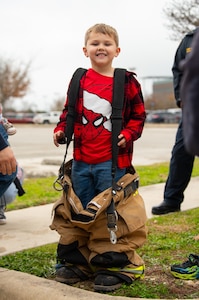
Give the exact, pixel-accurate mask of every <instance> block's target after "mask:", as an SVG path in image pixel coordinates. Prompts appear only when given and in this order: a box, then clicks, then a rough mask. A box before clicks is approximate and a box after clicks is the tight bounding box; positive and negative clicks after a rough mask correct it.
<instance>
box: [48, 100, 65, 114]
mask: <svg viewBox="0 0 199 300" xmlns="http://www.w3.org/2000/svg"><path fill="white" fill-rule="evenodd" d="M65 101H66V99H65V97H62V96H59V97H58V98H57V99H55V100H54V102H53V105H51V110H57V111H60V112H61V111H62V110H63V108H64V104H65Z"/></svg>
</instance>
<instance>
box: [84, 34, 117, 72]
mask: <svg viewBox="0 0 199 300" xmlns="http://www.w3.org/2000/svg"><path fill="white" fill-rule="evenodd" d="M83 51H84V54H85V56H86V57H89V58H90V60H91V64H92V65H93V66H98V67H99V66H103V67H104V66H106V65H107V66H108V65H111V63H112V60H113V59H114V57H117V56H118V54H119V53H120V48H119V47H118V46H117V45H116V43H115V40H114V38H113V37H112V36H109V35H108V34H103V33H95V32H91V33H90V35H89V38H88V41H87V43H86V45H85V47H84V48H83Z"/></svg>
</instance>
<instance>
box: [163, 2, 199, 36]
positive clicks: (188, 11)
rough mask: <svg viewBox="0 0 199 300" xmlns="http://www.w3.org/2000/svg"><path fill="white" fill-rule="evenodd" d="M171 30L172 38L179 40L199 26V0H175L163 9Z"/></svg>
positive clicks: (167, 25)
mask: <svg viewBox="0 0 199 300" xmlns="http://www.w3.org/2000/svg"><path fill="white" fill-rule="evenodd" d="M163 13H164V14H165V16H166V18H167V20H168V24H165V25H166V27H167V28H168V29H169V30H171V34H170V38H171V40H174V41H179V40H181V39H182V38H183V36H184V35H185V34H186V33H187V32H189V31H191V30H193V29H194V28H195V27H197V26H199V0H174V1H172V2H170V3H168V6H166V7H165V8H164V9H163Z"/></svg>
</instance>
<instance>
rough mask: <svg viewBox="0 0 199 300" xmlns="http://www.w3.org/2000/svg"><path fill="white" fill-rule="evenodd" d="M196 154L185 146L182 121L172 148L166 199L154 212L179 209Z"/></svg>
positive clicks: (160, 212)
mask: <svg viewBox="0 0 199 300" xmlns="http://www.w3.org/2000/svg"><path fill="white" fill-rule="evenodd" d="M193 163H194V156H192V155H190V154H189V153H188V152H187V151H186V149H185V146H184V139H183V131H182V122H181V123H180V124H179V127H178V130H177V134H176V141H175V144H174V147H173V150H172V156H171V160H170V167H169V175H168V178H167V181H166V184H165V188H164V201H163V202H162V203H161V204H160V205H159V206H154V207H153V208H152V213H153V214H156V215H159V214H166V213H169V212H174V211H179V210H180V205H181V203H182V202H183V200H184V191H185V189H186V187H187V185H188V183H189V181H190V179H191V173H192V169H193Z"/></svg>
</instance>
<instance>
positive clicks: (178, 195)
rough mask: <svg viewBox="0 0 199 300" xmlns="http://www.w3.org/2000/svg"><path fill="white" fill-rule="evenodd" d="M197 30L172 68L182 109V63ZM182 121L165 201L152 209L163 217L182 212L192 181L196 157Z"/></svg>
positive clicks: (184, 43) (185, 41)
mask: <svg viewBox="0 0 199 300" xmlns="http://www.w3.org/2000/svg"><path fill="white" fill-rule="evenodd" d="M196 31H197V28H196V29H195V30H193V31H191V32H189V33H187V34H186V35H185V37H184V38H183V39H182V41H181V43H180V44H179V46H178V48H177V51H176V54H175V58H174V64H173V67H172V72H173V86H174V95H175V99H176V104H177V106H178V107H180V108H182V101H181V96H180V86H181V80H182V77H183V70H182V68H181V67H180V62H181V61H182V60H184V59H185V58H188V56H189V53H190V52H191V43H192V40H193V37H194V34H195V33H196ZM182 119H183V118H182ZM182 119H181V121H180V123H179V126H178V130H177V134H176V140H175V144H174V146H173V149H172V155H171V160H170V167H169V174H168V178H167V181H166V184H165V188H164V200H163V202H162V203H160V205H159V206H154V207H152V214H154V215H163V214H167V213H170V212H176V211H180V207H181V203H182V202H183V200H184V191H185V189H186V187H187V185H188V183H189V181H190V179H191V174H192V169H193V163H194V158H195V156H194V155H192V154H190V153H189V152H188V151H187V150H186V148H185V145H184V136H183V120H182Z"/></svg>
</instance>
